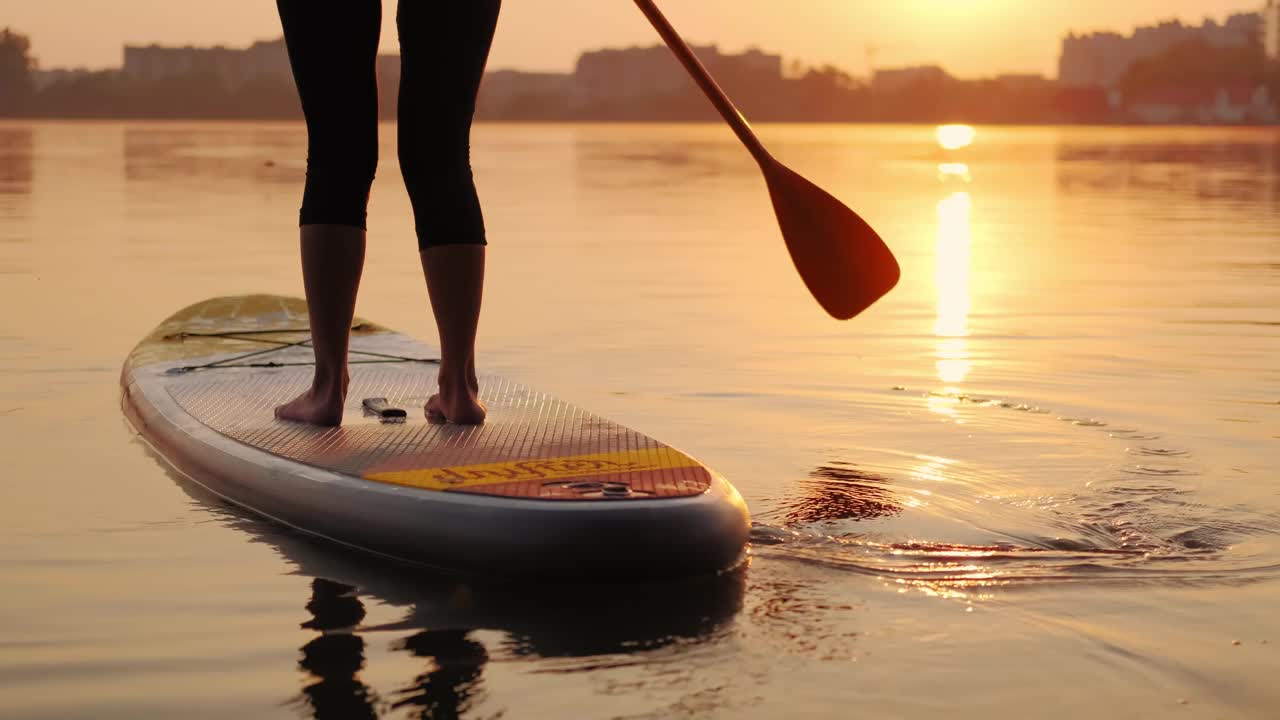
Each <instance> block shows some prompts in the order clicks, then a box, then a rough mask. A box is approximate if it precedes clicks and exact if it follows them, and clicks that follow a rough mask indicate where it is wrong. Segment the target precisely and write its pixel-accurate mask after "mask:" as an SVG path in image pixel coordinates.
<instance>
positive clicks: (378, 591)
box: [0, 123, 1280, 718]
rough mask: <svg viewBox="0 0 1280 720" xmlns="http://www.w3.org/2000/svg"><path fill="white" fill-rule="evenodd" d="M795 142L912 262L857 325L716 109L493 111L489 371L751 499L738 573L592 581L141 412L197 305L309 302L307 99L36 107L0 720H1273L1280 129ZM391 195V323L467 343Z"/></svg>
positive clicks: (8, 209)
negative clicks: (616, 428)
mask: <svg viewBox="0 0 1280 720" xmlns="http://www.w3.org/2000/svg"><path fill="white" fill-rule="evenodd" d="M762 134H763V135H764V137H765V140H766V142H767V144H769V145H770V147H772V148H774V149H775V150H776V154H777V155H778V156H779V157H780V158H782V159H783V160H784V161H786V162H787V163H788V164H790V165H792V166H793V167H794V168H796V169H797V170H799V171H801V172H802V173H804V174H806V175H807V176H809V177H810V178H811V179H813V180H814V181H815V182H818V183H819V184H821V185H823V186H824V187H826V188H828V189H829V190H831V191H832V192H833V193H834V194H836V195H837V196H839V197H841V198H843V199H845V200H846V201H847V202H848V203H849V204H850V205H852V206H853V207H855V208H857V209H859V210H860V211H861V212H862V213H863V214H864V215H865V216H866V217H867V218H868V219H869V220H870V221H871V223H872V224H873V225H874V226H876V227H877V228H878V229H879V230H880V231H881V233H882V235H883V236H884V237H885V238H886V240H887V241H888V243H889V244H890V246H891V247H892V248H893V249H894V251H895V252H896V253H897V254H898V256H899V258H900V260H901V262H902V265H903V271H904V274H903V281H902V284H901V285H900V287H899V288H898V289H897V290H896V291H895V292H894V293H892V294H891V295H890V296H889V297H888V298H886V299H885V300H884V301H882V302H881V303H880V304H878V305H877V306H876V307H875V308H873V309H872V310H871V311H870V312H868V313H867V314H866V315H865V316H863V317H860V318H858V319H856V320H854V321H852V322H849V323H838V322H835V321H832V320H829V319H828V318H826V317H825V316H824V315H823V313H822V312H821V311H820V309H819V308H818V307H817V305H816V304H815V303H814V302H813V301H812V300H811V299H810V298H809V297H808V296H807V295H806V293H805V291H804V288H803V286H802V285H801V283H800V281H799V279H798V278H797V277H796V276H795V274H794V272H793V271H792V269H791V268H790V264H789V260H788V258H787V256H786V254H785V250H784V248H783V246H782V243H781V242H780V239H779V238H778V236H777V229H776V225H775V223H774V220H773V217H772V212H771V210H770V207H769V204H768V201H767V196H766V194H765V191H764V188H763V184H762V182H761V180H760V178H759V176H758V174H757V173H756V171H755V170H754V168H753V166H752V165H751V164H750V161H749V159H748V158H747V156H746V154H745V153H744V152H742V151H741V150H740V148H739V147H737V146H736V145H735V141H734V140H733V138H732V136H731V135H730V134H729V132H728V131H727V130H725V129H723V128H720V127H717V126H710V125H708V126H670V127H661V126H582V127H577V126H507V125H502V126H484V127H480V128H477V131H476V136H475V142H474V155H475V164H476V172H477V177H478V179H479V183H480V186H481V192H482V195H483V198H484V201H485V207H486V212H487V218H488V224H489V228H490V240H491V247H490V253H491V254H490V267H491V274H490V280H489V286H488V290H487V296H486V308H485V316H484V320H483V327H482V331H481V336H482V337H481V344H482V353H481V360H482V363H483V365H484V366H485V367H486V368H487V369H489V370H492V371H497V372H501V373H503V374H506V375H509V376H511V377H513V378H514V379H517V380H519V381H522V382H526V383H529V384H532V385H535V386H537V387H539V388H541V389H545V390H548V391H551V392H553V393H555V394H557V395H560V396H562V397H564V398H566V399H569V400H572V401H575V402H577V403H578V404H581V405H583V406H585V407H587V408H590V409H592V410H594V411H596V412H599V413H601V414H603V415H606V416H609V417H612V418H614V419H617V420H619V421H621V422H624V423H626V424H628V425H631V426H633V427H636V428H637V429H640V430H642V431H644V432H647V433H649V434H651V435H654V436H656V437H659V438H661V439H663V440H665V441H668V442H670V443H672V444H674V445H676V446H678V447H681V448H683V449H685V450H687V451H689V452H691V453H692V454H694V455H695V456H698V457H699V458H701V459H703V460H704V461H706V462H707V463H708V464H710V465H712V466H713V467H715V468H717V469H719V470H720V471H722V472H723V473H724V474H725V475H726V476H728V477H729V478H730V479H731V480H733V482H734V483H735V484H736V485H737V486H738V488H739V489H740V490H741V491H742V492H743V494H744V495H745V496H746V498H747V500H748V502H749V503H750V505H751V508H752V510H753V513H754V516H755V520H756V521H757V523H758V527H757V528H756V530H755V533H754V540H755V542H754V543H753V550H752V559H751V562H750V565H749V567H748V568H747V569H746V570H745V571H743V572H740V573H737V574H734V575H730V576H727V577H724V578H718V579H709V580H701V581H696V582H686V583H679V584H671V585H664V584H656V585H645V586H639V587H606V588H577V589H571V590H567V591H566V590H563V589H557V588H554V587H536V586H534V587H518V588H510V587H507V588H503V587H491V586H487V585H484V584H477V583H463V582H459V581H456V580H450V579H443V578H434V577H430V576H423V575H421V574H418V573H416V572H411V571H405V570H404V569H402V568H398V567H395V566H387V565H385V564H381V563H379V562H377V561H373V560H369V559H366V558H364V557H362V556H353V555H350V554H347V553H344V552H341V551H337V550H335V549H333V548H330V547H328V546H326V545H323V544H316V543H314V542H312V541H309V540H306V539H304V538H300V537H298V536H296V535H294V534H291V533H290V532H287V531H284V530H281V529H280V528H277V527H274V526H272V525H271V524H269V523H266V522H263V521H260V520H257V519H255V518H253V517H251V516H248V515H245V514H243V513H241V512H239V511H237V510H235V509H233V508H230V507H227V506H225V505H223V504H221V503H219V502H217V501H215V500H211V499H210V498H209V497H207V496H205V495H203V494H202V493H201V492H200V491H199V490H198V489H197V488H194V487H191V486H189V485H187V484H185V483H184V482H182V481H180V480H177V479H176V478H174V477H172V476H171V475H169V474H168V473H166V471H165V470H164V469H163V468H162V467H161V465H160V464H158V463H157V462H156V460H155V458H153V457H151V456H149V455H148V454H147V452H146V450H145V449H144V447H143V446H142V445H141V444H140V443H139V442H138V441H137V440H136V439H135V438H134V436H133V434H132V432H131V431H130V429H129V428H128V426H127V425H126V423H125V422H124V420H123V419H122V417H121V415H120V411H119V405H118V388H117V377H118V373H119V367H120V363H121V361H122V360H123V359H124V357H125V355H126V353H127V352H128V351H129V349H130V348H131V347H132V345H133V344H134V343H135V342H136V341H137V340H138V339H139V338H141V337H142V336H143V335H144V334H145V333H146V332H147V331H148V330H150V329H151V328H152V327H153V326H154V325H155V324H156V323H157V322H159V321H160V320H161V319H162V318H163V317H165V316H166V315H168V314H169V313H170V312H172V311H173V310H175V309H177V308H179V307H180V306H183V305H186V304H188V303H191V302H195V301H198V300H201V299H204V298H206V297H209V296H213V295H222V294H235V293H244V292H255V291H267V292H286V293H297V294H301V282H300V277H299V271H298V269H297V261H296V257H295V253H296V229H295V221H296V208H297V203H298V199H299V194H300V187H301V179H302V167H303V161H304V157H303V156H304V149H303V148H304V141H305V138H304V135H303V131H302V129H301V127H300V126H298V125H292V124H262V125H253V124H240V125H213V124H209V125H205V124H126V125H98V124H38V125H27V124H13V123H10V124H3V125H0V304H2V305H3V307H4V308H5V310H4V320H3V324H0V367H3V368H4V372H3V374H2V375H0V443H2V447H3V467H4V472H3V475H2V476H0V478H2V480H0V482H3V495H0V498H2V502H0V573H2V576H3V578H4V592H3V594H2V595H0V716H3V717H5V718H10V717H12V718H69V717H85V718H140V717H183V718H203V717H236V718H258V717H264V718H267V717H293V716H302V717H309V716H313V715H314V716H315V717H339V718H360V717H373V716H382V717H395V718H407V717H431V718H446V717H454V716H459V715H460V716H464V717H469V718H496V717H505V718H522V717H557V718H560V717H566V718H568V717H572V718H615V717H620V718H673V717H676V718H678V717H690V718H703V717H726V718H743V717H748V718H773V717H813V718H827V717H831V718H835V717H848V716H851V715H852V714H854V713H855V712H856V713H857V714H859V715H864V716H868V717H904V718H916V717H932V716H936V715H938V714H945V715H946V716H948V717H984V718H988V717H1012V716H1028V715H1033V716H1037V717H1064V718H1066V717H1079V716H1082V715H1085V714H1089V715H1093V716H1096V717H1108V718H1113V717H1115V718H1147V717H1153V718H1154V717H1164V716H1166V715H1169V716H1175V717H1196V718H1198V717H1205V718H1245V717H1257V718H1263V717H1275V716H1276V714H1277V712H1280V684H1277V682H1276V677H1277V674H1278V673H1280V618H1278V616H1277V612H1276V608H1277V607H1280V362H1278V361H1277V358H1278V357H1280V282H1278V280H1280V132H1278V131H1276V130H1225V129H1203V130H1198V129H1197V130H1191V129H1188V130H1182V129H1179V130H1153V129H1067V128H1021V129H1005V128H981V127H980V128H978V129H977V137H976V140H975V141H974V142H973V144H972V145H970V146H968V147H964V148H961V149H958V150H944V149H942V147H941V144H940V143H939V142H938V139H937V138H936V137H935V131H934V128H932V127H853V126H850V127H843V126H786V127H782V126H779V127H764V128H762ZM370 212H371V230H370V249H369V262H368V266H367V269H366V272H365V284H364V287H363V290H362V295H361V299H360V307H359V312H360V314H362V315H364V316H366V317H369V318H371V319H374V320H377V321H380V322H383V323H385V324H388V325H391V326H392V327H396V328H398V329H401V330H405V331H408V332H410V333H411V334H414V335H417V336H419V337H423V338H431V337H433V333H434V329H433V327H432V324H431V321H430V315H429V313H428V311H427V306H426V299H425V291H424V289H423V287H422V280H421V276H420V270H419V268H418V267H417V258H416V246H415V243H414V240H413V237H412V219H411V217H410V214H409V206H408V200H407V198H406V196H405V194H404V190H403V188H402V187H401V186H400V184H399V173H398V170H397V168H396V166H395V160H394V127H391V126H387V127H384V137H383V163H382V166H381V169H380V177H379V179H378V181H377V183H376V185H375V187H374V199H373V204H372V207H371V211H370ZM353 626H354V628H353V629H352V627H353ZM1237 643H1238V644H1237Z"/></svg>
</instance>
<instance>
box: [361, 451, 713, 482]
mask: <svg viewBox="0 0 1280 720" xmlns="http://www.w3.org/2000/svg"><path fill="white" fill-rule="evenodd" d="M686 467H701V465H700V464H699V463H698V462H697V461H695V460H694V459H693V458H691V457H689V456H688V455H685V454H683V453H681V452H679V451H677V450H672V449H671V448H669V447H661V448H653V449H652V450H623V451H621V452H606V453H594V454H591V455H567V456H564V457H550V458H536V459H528V460H511V461H508V462H496V463H484V464H482V465H459V466H457V467H440V468H420V469H415V470H394V471H390V472H377V473H370V474H368V475H365V476H364V478H365V479H366V480H376V481H377V482H385V483H393V484H395V485H408V486H410V487H418V488H424V489H427V490H451V489H454V488H462V487H473V486H476V485H494V484H496V483H509V482H522V481H529V480H567V479H569V478H577V477H600V476H602V475H619V474H622V473H629V472H645V471H649V470H667V469H672V468H686Z"/></svg>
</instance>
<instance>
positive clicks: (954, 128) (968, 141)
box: [937, 125, 978, 150]
mask: <svg viewBox="0 0 1280 720" xmlns="http://www.w3.org/2000/svg"><path fill="white" fill-rule="evenodd" d="M937 135H938V144H939V145H941V146H942V149H943V150H959V149H960V148H962V147H969V146H970V145H972V144H973V139H974V138H975V137H977V135H978V132H977V131H976V130H974V129H973V126H972V125H939V126H938V129H937Z"/></svg>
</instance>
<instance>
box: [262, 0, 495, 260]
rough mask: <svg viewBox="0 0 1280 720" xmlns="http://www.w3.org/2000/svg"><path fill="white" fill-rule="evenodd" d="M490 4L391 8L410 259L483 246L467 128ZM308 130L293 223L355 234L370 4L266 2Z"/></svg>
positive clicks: (367, 147) (371, 111)
mask: <svg viewBox="0 0 1280 720" xmlns="http://www.w3.org/2000/svg"><path fill="white" fill-rule="evenodd" d="M500 5H501V0H401V1H400V5H399V8H398V9H397V12H396V25H397V26H398V29H399V32H400V58H401V61H400V101H399V129H398V138H399V145H400V152H399V155H400V172H401V174H402V175H403V176H404V184H405V187H406V188H407V189H408V191H409V201H410V202H411V203H412V204H413V215H414V222H415V227H416V230H417V234H418V246H419V247H420V248H424V249H425V248H428V247H434V246H437V245H454V244H477V245H483V244H485V233H484V217H483V215H482V214H481V212H480V199H479V198H478V197H477V196H476V187H475V182H474V181H473V180H472V176H471V159H470V144H471V142H470V138H471V118H472V116H473V115H474V114H475V107H476V93H477V91H478V90H479V88H480V79H481V77H482V76H483V75H484V66H485V62H486V61H487V60H488V57H489V47H490V45H491V44H492V42H493V31H494V27H495V26H496V25H497V22H498V8H499V6H500ZM276 6H277V7H278V8H279V10H280V21H281V24H282V25H283V26H284V39H285V45H286V47H287V48H288V50H289V63H290V64H291V65H292V66H293V77H294V80H295V81H296V82H297V85H298V95H299V96H300V97H301V99H302V112H303V115H305V116H306V120H307V184H306V189H305V191H304V192H303V196H302V211H301V213H300V222H301V224H303V225H311V224H316V223H326V224H337V225H350V226H354V227H358V228H361V229H364V228H365V226H366V214H367V208H368V204H369V186H370V185H371V184H372V183H373V175H374V172H375V171H376V170H377V167H378V86H377V75H376V71H375V66H376V62H377V57H378V35H379V33H380V32H381V30H382V3H381V1H380V0H276Z"/></svg>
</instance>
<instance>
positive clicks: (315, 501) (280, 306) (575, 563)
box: [121, 295, 750, 578]
mask: <svg viewBox="0 0 1280 720" xmlns="http://www.w3.org/2000/svg"><path fill="white" fill-rule="evenodd" d="M309 337H310V336H309V333H308V331H307V307H306V303H305V301H303V300H301V299H298V298H290V297H282V296H276V295H246V296H235V297H222V298H214V299H211V300H206V301H204V302H200V303H197V304H195V305H192V306H190V307H187V308H184V309H182V310H180V311H178V312H177V313H175V314H174V315H173V316H171V317H170V318H168V319H167V320H165V321H164V322H162V323H161V324H160V325H159V327H157V328H156V329H155V330H154V331H153V332H151V333H150V334H149V335H148V336H147V337H145V338H144V339H143V340H142V341H141V342H140V343H139V344H138V345H137V347H136V348H134V350H133V352H132V353H130V355H129V357H128V358H127V360H126V361H125V364H124V369H123V372H122V375H121V385H122V388H123V393H122V405H123V408H124V412H125V414H126V416H127V417H128V418H129V420H130V421H131V423H132V424H133V426H134V428H135V429H136V430H137V431H138V433H139V434H140V436H141V437H142V439H143V440H145V441H146V442H147V443H148V444H150V445H151V446H152V447H153V448H154V449H155V450H156V451H157V453H158V454H159V455H160V456H161V457H163V458H164V459H165V460H166V461H167V462H168V463H170V464H171V465H172V466H173V468H174V469H176V470H178V471H179V472H180V473H182V474H183V475H185V476H186V477H188V478H190V479H192V480H194V481H195V482H197V483H198V484H200V485H202V486H204V487H205V488H206V489H208V490H210V491H211V492H213V493H215V494H217V495H219V496H221V497H223V498H224V499H226V500H228V501H230V502H233V503H235V504H237V505H240V506H243V507H245V508H247V509H249V510H252V511H253V512H256V513H258V514H261V515H264V516H266V517H269V518H272V519H274V520H276V521H278V522H282V523H284V524H287V525H289V526H292V527H294V528H297V529H299V530H302V531H304V532H308V533H311V534H314V535H318V536H321V537H324V538H327V539H329V540H332V541H335V542H339V543H342V544H345V545H349V546H352V547H356V548H360V549H362V550H366V551H369V552H374V553H378V554H380V555H385V556H389V557H392V558H396V559H399V560H403V561H408V562H412V563H418V564H422V565H427V566H431V567H433V568H436V569H442V570H449V571H454V572H460V573H467V574H482V575H494V576H526V577H527V576H570V577H579V578H597V577H617V578H636V577H659V576H688V575H696V574H702V573H710V572H717V571H721V570H725V569H728V568H731V567H734V566H735V565H737V564H739V563H740V562H741V560H742V558H743V555H744V552H745V547H746V542H747V534H748V530H749V525H750V522H749V516H748V512H747V508H746V504H745V503H744V502H743V500H742V497H741V496H740V495H739V494H738V492H737V491H736V490H735V489H734V488H733V486H732V485H731V484H730V483H729V482H728V481H727V480H725V479H724V478H723V477H721V476H720V475H718V474H717V473H715V472H713V471H712V470H710V469H709V468H707V467H706V466H704V465H703V464H702V463H700V462H698V461H697V460H695V459H693V458H692V457H690V456H689V455H687V454H685V453H683V452H681V451H679V450H677V449H675V448H673V447H671V446H669V445H666V444H664V443H661V442H659V441H657V440H655V439H653V438H651V437H648V436H647V435H644V434H642V433H639V432H637V431H635V430H632V429H630V428H627V427H624V426H622V425H619V424H618V423H615V422H612V421H610V420H607V419H605V418H602V417H599V416H597V415H594V414H592V413H590V412H587V411H585V410H583V409H581V408H578V407H575V406H573V405H571V404H569V403H567V402H564V401H562V400H559V399H557V398H555V397H552V396H550V395H548V394H546V393H543V392H539V391H537V390H534V389H532V388H529V387H526V386H524V385H521V384H519V383H515V382H511V381H509V380H506V379H504V378H502V377H498V376H493V375H484V376H481V377H480V395H481V399H482V400H483V401H484V402H485V404H486V405H487V406H488V408H489V415H488V419H487V420H486V422H485V423H484V424H483V425H453V424H433V423H429V422H427V420H426V418H425V416H424V413H423V410H422V407H423V404H424V403H425V402H426V399H427V397H429V396H430V395H431V394H433V393H434V392H435V391H436V369H437V362H436V359H435V358H436V354H435V352H434V350H433V349H432V348H430V347H428V346H426V345H425V344H423V343H421V342H419V341H417V340H414V339H413V338H410V337H407V336H405V335H403V334H401V333H397V332H395V331H392V330H390V329H388V328H385V327H383V326H381V325H378V324H376V323H373V322H369V321H366V320H361V319H357V320H356V321H355V322H354V323H353V328H352V339H351V356H350V357H351V385H350V388H349V390H348V396H347V403H346V407H345V409H344V419H343V424H342V426H341V427H336V428H318V427H312V426H307V425H304V424H300V423H293V422H287V421H282V420H277V419H275V417H274V416H273V412H272V411H273V409H274V408H275V407H276V406H277V405H279V404H281V403H284V402H287V401H288V400H290V399H292V398H293V397H295V396H296V395H297V394H298V393H300V392H302V391H303V390H304V389H305V388H306V387H307V386H308V385H309V383H310V380H311V373H312V359H313V358H312V353H311V349H310V347H309V344H308V343H309Z"/></svg>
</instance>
